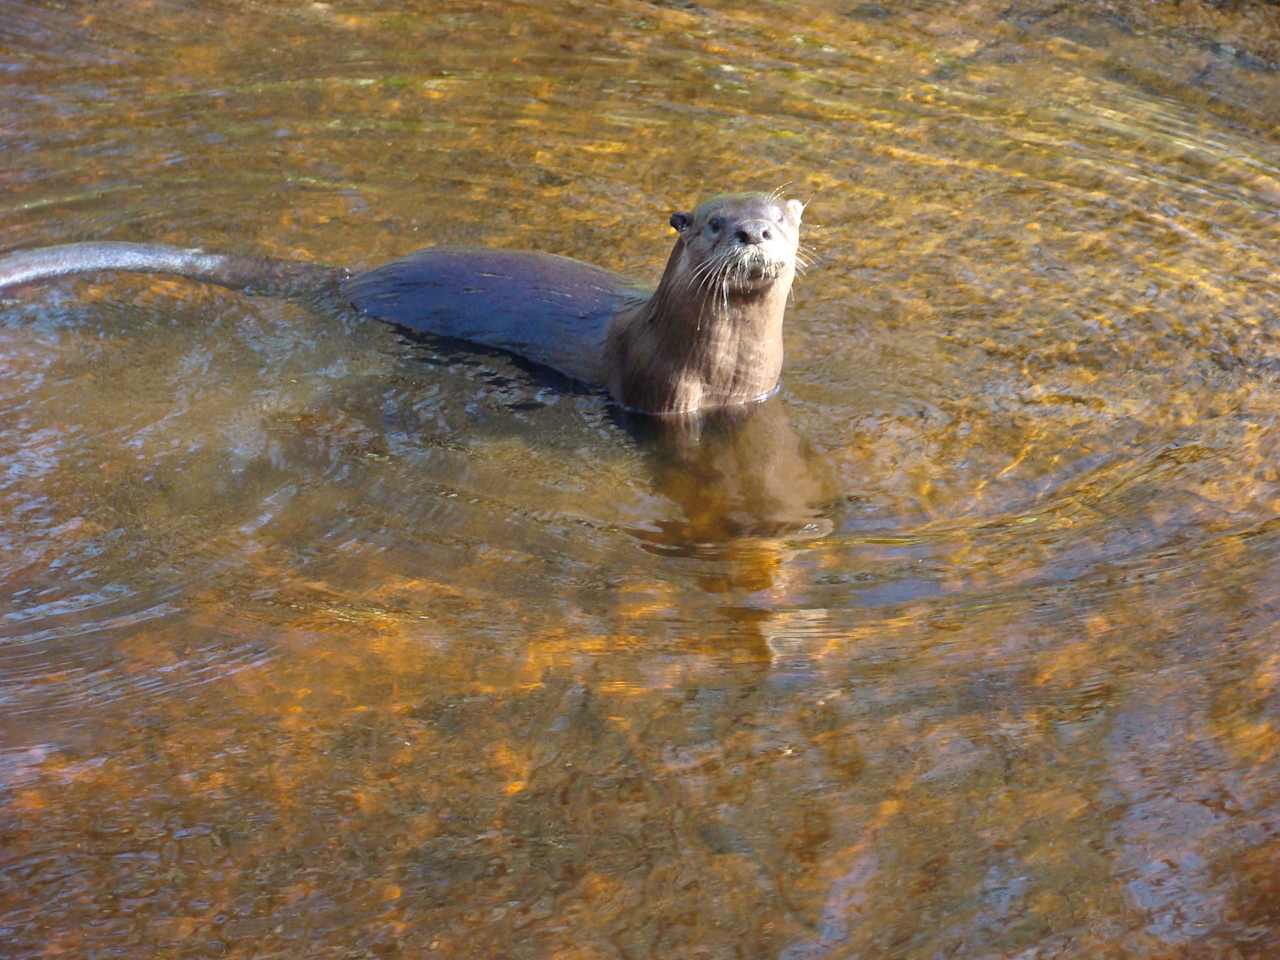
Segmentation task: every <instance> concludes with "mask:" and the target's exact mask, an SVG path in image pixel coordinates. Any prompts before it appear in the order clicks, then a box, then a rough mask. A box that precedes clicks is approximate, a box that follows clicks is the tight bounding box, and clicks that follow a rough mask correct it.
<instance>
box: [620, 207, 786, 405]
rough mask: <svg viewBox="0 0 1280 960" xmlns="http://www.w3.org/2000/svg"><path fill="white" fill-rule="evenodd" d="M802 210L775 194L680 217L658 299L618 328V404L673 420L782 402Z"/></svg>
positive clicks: (625, 316)
mask: <svg viewBox="0 0 1280 960" xmlns="http://www.w3.org/2000/svg"><path fill="white" fill-rule="evenodd" d="M803 209H804V208H803V205H802V204H801V203H800V202H799V201H798V200H789V201H785V202H784V201H782V200H780V199H778V198H777V196H776V195H773V194H735V195H728V196H722V197H713V198H712V199H710V200H708V201H707V202H705V203H703V204H702V205H701V206H700V207H698V209H697V210H696V211H694V213H692V214H684V213H677V214H674V215H673V216H672V218H671V222H672V225H673V226H675V227H676V229H677V231H678V232H679V236H678V237H677V238H676V243H675V247H674V248H673V249H672V251H671V256H670V257H669V258H668V259H667V266H666V270H665V271H664V273H663V275H662V280H661V281H660V282H659V284H658V289H657V290H656V291H655V292H654V294H653V296H652V297H650V298H649V299H648V300H647V301H644V302H643V303H639V304H637V305H635V306H632V307H628V308H626V309H624V310H622V311H621V312H619V314H618V315H617V316H616V317H614V319H613V322H612V323H611V325H610V327H609V332H608V338H607V341H606V345H605V353H604V365H605V372H606V381H607V385H608V388H609V392H610V393H611V394H612V395H613V397H614V399H616V400H617V401H618V402H620V403H622V404H623V405H625V406H626V407H628V408H630V409H632V410H638V411H642V412H644V413H650V414H669V413H690V412H693V411H697V410H707V409H714V408H717V407H726V406H732V405H735V404H742V403H750V402H752V401H755V400H760V399H763V398H765V397H767V396H769V394H771V393H772V392H773V390H774V389H775V387H776V386H777V383H778V375H779V373H780V372H781V370H782V320H783V314H784V313H785V311H786V306H787V299H788V296H789V295H790V292H791V283H792V280H793V279H794V277H795V271H796V264H797V258H798V256H799V234H800V216H801V213H802V211H803ZM717 223H718V224H719V229H718V230H713V229H712V227H713V226H715V225H716V224H717ZM761 232H763V233H764V236H763V237H759V238H757V237H756V236H755V235H756V234H758V233H761ZM753 266H754V267H755V268H756V274H757V275H755V276H754V277H753V276H752V275H751V274H750V268H751V267H753Z"/></svg>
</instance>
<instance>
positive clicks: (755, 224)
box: [733, 220, 773, 246]
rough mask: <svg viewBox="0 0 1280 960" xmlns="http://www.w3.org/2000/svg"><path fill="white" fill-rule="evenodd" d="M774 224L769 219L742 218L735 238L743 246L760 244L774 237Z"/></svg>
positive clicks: (734, 235) (735, 231)
mask: <svg viewBox="0 0 1280 960" xmlns="http://www.w3.org/2000/svg"><path fill="white" fill-rule="evenodd" d="M772 228H773V225H772V224H771V223H769V221H768V220H740V221H738V224H737V227H736V229H735V230H734V232H733V239H734V240H735V241H737V242H738V243H740V244H742V245H743V246H749V245H759V244H761V243H764V242H765V241H766V240H772V239H773V229H772Z"/></svg>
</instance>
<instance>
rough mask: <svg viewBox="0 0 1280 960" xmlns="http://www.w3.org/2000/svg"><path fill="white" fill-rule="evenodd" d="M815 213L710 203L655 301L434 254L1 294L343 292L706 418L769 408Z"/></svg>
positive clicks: (93, 249) (104, 254) (588, 271)
mask: <svg viewBox="0 0 1280 960" xmlns="http://www.w3.org/2000/svg"><path fill="white" fill-rule="evenodd" d="M803 210H804V205H803V204H801V203H800V201H798V200H786V201H782V200H780V199H779V198H778V197H777V196H776V195H774V194H763V193H744V194H728V195H724V196H718V197H713V198H711V199H710V200H707V201H706V202H705V203H703V204H701V205H700V206H699V207H698V208H697V209H696V210H694V211H693V212H692V213H673V214H672V215H671V225H672V226H673V227H674V228H675V229H676V233H677V237H676V242H675V247H674V248H673V249H672V251H671V256H670V257H668V258H667V266H666V270H665V271H664V273H663V275H662V279H661V281H659V283H658V287H657V289H656V290H654V291H652V292H649V291H647V290H645V289H643V288H641V287H638V286H635V285H633V284H631V283H629V282H628V281H626V280H625V279H623V278H622V277H619V276H618V275H617V274H614V273H611V272H610V271H608V270H604V269H601V268H599V267H593V266H591V265H589V264H585V263H581V262H579V261H577V260H571V259H569V258H567V257H558V256H553V255H550V254H540V253H521V252H515V251H503V250H480V249H475V250H473V249H450V248H434V249H428V250H422V251H419V252H417V253H413V254H409V255H408V256H407V257H404V258H402V259H400V260H395V261H392V262H391V263H388V264H385V265H383V266H381V267H377V268H375V269H373V270H369V271H367V272H364V273H359V274H354V275H352V274H350V273H348V272H347V271H344V270H339V269H335V268H332V267H325V266H321V265H318V264H310V263H297V262H292V261H287V260H276V259H271V258H264V257H244V256H234V255H232V256H227V255H221V254H210V253H205V252H203V251H201V250H183V249H179V248H177V247H168V246H162V245H148V244H131V243H83V244H68V245H66V246H59V247H47V248H44V249H40V250H30V251H25V252H20V253H14V254H10V255H9V256H7V257H3V258H0V291H4V290H6V289H8V288H10V287H14V286H17V285H19V284H23V283H29V282H32V281H35V280H43V279H47V278H50V277H57V276H65V275H68V274H83V273H93V272H97V271H106V270H112V271H129V272H137V273H165V274H173V275H176V276H181V277H186V278H189V279H193V280H201V281H205V282H209V283H216V284H219V285H221V286H227V287H233V288H237V289H247V290H256V291H261V292H266V293H276V294H285V295H289V294H297V293H301V292H305V291H307V290H310V289H315V288H318V287H320V286H322V285H324V284H328V283H334V282H336V283H337V284H338V291H339V293H340V295H341V296H342V297H343V298H344V299H345V300H346V301H348V302H349V303H351V304H352V305H353V306H355V307H356V308H358V309H359V310H361V311H363V312H364V313H366V314H368V315H369V316H371V317H374V318H376V319H378V320H383V321H385V322H387V323H392V324H395V325H397V326H400V327H406V328H408V329H411V330H415V331H419V332H424V333H431V334H436V335H439V336H447V337H454V338H457V339H459V340H469V341H472V342H474V343H479V344H484V345H485V346H489V347H497V348H499V349H502V350H506V351H509V352H511V353H514V354H517V355H519V356H521V357H525V358H527V359H529V360H532V361H534V362H536V363H540V364H543V365H545V366H548V367H551V368H553V369H555V370H558V371H560V372H561V373H564V374H566V375H568V376H570V377H572V378H574V379H576V380H581V381H583V382H584V383H588V384H593V385H597V386H602V387H605V388H606V389H607V390H608V391H609V393H610V394H611V395H612V396H613V398H614V399H615V400H616V401H618V403H620V404H622V405H623V406H624V407H626V408H628V409H630V410H635V411H638V412H641V413H646V414H678V413H694V412H697V411H699V410H708V409H714V408H719V407H727V406H733V405H735V404H744V403H751V402H753V401H756V400H761V399H763V398H765V397H767V396H769V395H770V394H771V393H772V392H773V391H774V389H775V388H776V386H777V383H778V375H779V372H780V370H781V367H782V318H783V313H784V311H785V310H786V305H787V298H788V295H789V293H790V291H791V283H792V280H793V279H794V277H795V270H796V263H797V258H798V256H799V238H800V217H801V214H802V212H803Z"/></svg>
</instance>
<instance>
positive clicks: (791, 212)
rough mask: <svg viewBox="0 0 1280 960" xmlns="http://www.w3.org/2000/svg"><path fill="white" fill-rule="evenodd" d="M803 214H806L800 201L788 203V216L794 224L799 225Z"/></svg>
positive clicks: (789, 201)
mask: <svg viewBox="0 0 1280 960" xmlns="http://www.w3.org/2000/svg"><path fill="white" fill-rule="evenodd" d="M802 213H804V204H803V203H801V202H800V201H799V200H788V201H787V216H788V217H789V218H790V219H791V222H792V223H799V222H800V215H801V214H802Z"/></svg>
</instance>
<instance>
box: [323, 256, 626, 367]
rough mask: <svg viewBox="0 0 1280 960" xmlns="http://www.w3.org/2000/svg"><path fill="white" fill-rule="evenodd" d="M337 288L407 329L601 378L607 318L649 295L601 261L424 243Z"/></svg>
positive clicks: (354, 302) (365, 308)
mask: <svg viewBox="0 0 1280 960" xmlns="http://www.w3.org/2000/svg"><path fill="white" fill-rule="evenodd" d="M342 292H343V295H344V296H345V298H346V299H347V300H349V301H350V302H351V304H352V305H354V306H355V307H357V308H358V309H359V310H361V311H363V312H364V313H367V314H368V315H370V316H372V317H375V318H377V319H378V320H382V321H385V322H387V323H392V324H395V325H396V326H399V327H404V328H407V329H409V330H414V331H418V332H423V333H430V334H435V335H437V336H444V337H455V338H457V339H460V340H470V341H472V342H474V343H482V344H484V345H486V346H490V347H497V348H498V349H500V350H508V351H510V352H512V353H515V354H519V355H520V356H523V357H527V358H529V359H530V360H533V361H535V362H537V363H541V364H545V365H546V366H548V367H551V368H553V369H555V370H559V371H560V372H561V373H564V374H566V375H568V376H570V377H573V378H574V379H576V380H581V381H584V382H586V383H593V384H600V383H603V382H604V380H605V374H604V371H603V369H602V368H601V358H602V357H603V354H604V342H605V335H606V332H607V330H608V326H609V322H610V320H611V319H612V318H613V316H614V315H615V314H616V313H617V312H618V310H619V308H620V307H621V306H623V305H624V304H626V303H630V302H634V301H636V300H640V299H643V298H645V297H646V296H648V291H646V290H643V289H640V288H638V287H636V286H634V285H633V284H630V283H628V282H627V281H626V280H625V279H623V278H622V277H620V276H618V275H617V274H615V273H611V272H610V271H608V270H604V269H601V268H600V267H593V266H591V265H590V264H586V263H581V262H579V261H577V260H571V259H569V258H568V257H558V256H554V255H552V254H545V253H526V252H522V251H507V250H485V249H461V248H459V249H449V248H437V249H431V250H422V251H419V252H418V253H413V254H410V255H409V256H407V257H404V258H402V259H400V260H394V261H392V262H391V263H388V264H385V265H383V266H381V267H377V268H375V269H373V270H370V271H368V272H367V273H362V274H358V275H357V276H355V277H352V278H351V279H350V280H348V281H346V282H345V283H344V284H343V287H342Z"/></svg>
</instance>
